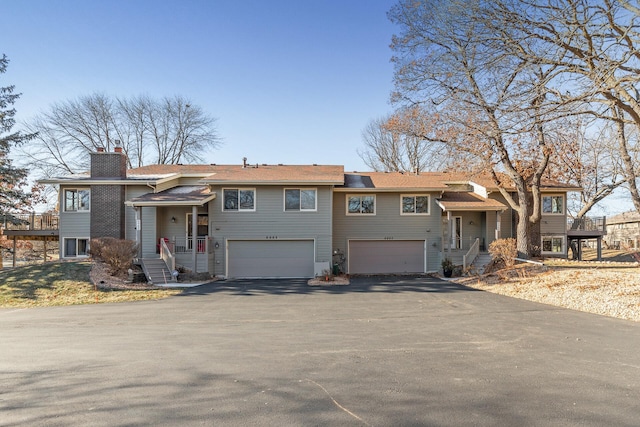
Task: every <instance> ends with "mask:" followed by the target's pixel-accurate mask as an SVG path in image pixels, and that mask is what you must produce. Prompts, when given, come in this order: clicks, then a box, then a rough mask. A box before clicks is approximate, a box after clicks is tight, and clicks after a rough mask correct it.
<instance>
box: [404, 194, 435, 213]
mask: <svg viewBox="0 0 640 427" xmlns="http://www.w3.org/2000/svg"><path fill="white" fill-rule="evenodd" d="M400 213H401V214H402V215H429V195H428V194H403V195H402V196H400Z"/></svg>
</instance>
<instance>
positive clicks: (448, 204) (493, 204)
mask: <svg viewBox="0 0 640 427" xmlns="http://www.w3.org/2000/svg"><path fill="white" fill-rule="evenodd" d="M436 203H437V204H438V206H440V208H441V209H442V210H443V211H445V212H447V211H474V212H478V211H480V212H484V211H504V210H506V209H507V207H506V206H505V205H504V204H502V203H500V202H499V201H497V200H493V199H487V198H484V197H482V196H479V195H477V194H474V193H467V192H460V193H444V194H443V195H442V197H441V198H439V199H436Z"/></svg>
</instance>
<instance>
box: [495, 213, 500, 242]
mask: <svg viewBox="0 0 640 427" xmlns="http://www.w3.org/2000/svg"><path fill="white" fill-rule="evenodd" d="M501 217H502V211H496V236H495V238H496V240H498V239H499V238H500V227H501V224H500V218H501Z"/></svg>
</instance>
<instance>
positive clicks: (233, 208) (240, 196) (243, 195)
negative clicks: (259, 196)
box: [222, 188, 256, 212]
mask: <svg viewBox="0 0 640 427" xmlns="http://www.w3.org/2000/svg"><path fill="white" fill-rule="evenodd" d="M222 210H223V211H225V212H253V211H255V210H256V189H255V188H224V189H223V190H222Z"/></svg>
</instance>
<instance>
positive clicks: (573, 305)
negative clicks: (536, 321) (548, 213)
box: [456, 251, 640, 322]
mask: <svg viewBox="0 0 640 427" xmlns="http://www.w3.org/2000/svg"><path fill="white" fill-rule="evenodd" d="M584 258H585V259H595V255H593V254H592V253H591V251H587V253H585V256H584ZM603 258H604V259H605V261H604V262H597V261H587V262H574V261H565V260H557V261H554V260H545V265H544V266H543V267H540V266H535V265H531V264H520V265H518V266H516V267H515V268H514V269H513V270H508V271H505V270H503V271H497V272H495V273H491V274H486V275H480V276H473V277H464V278H459V279H457V280H456V281H457V282H458V283H460V284H463V285H465V286H469V287H472V288H476V289H481V290H484V291H489V292H494V293H498V294H502V295H508V296H511V297H516V298H522V299H526V300H529V301H536V302H540V303H544V304H551V305H556V306H560V307H566V308H570V309H573V310H580V311H586V312H589V313H595V314H601V315H604V316H611V317H616V318H620V319H627V320H633V321H636V322H639V321H640V267H639V266H638V264H637V263H636V262H635V260H634V258H633V257H631V256H630V255H629V254H626V253H624V252H621V251H604V253H603ZM611 260H613V261H611ZM632 261H633V262H632Z"/></svg>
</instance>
